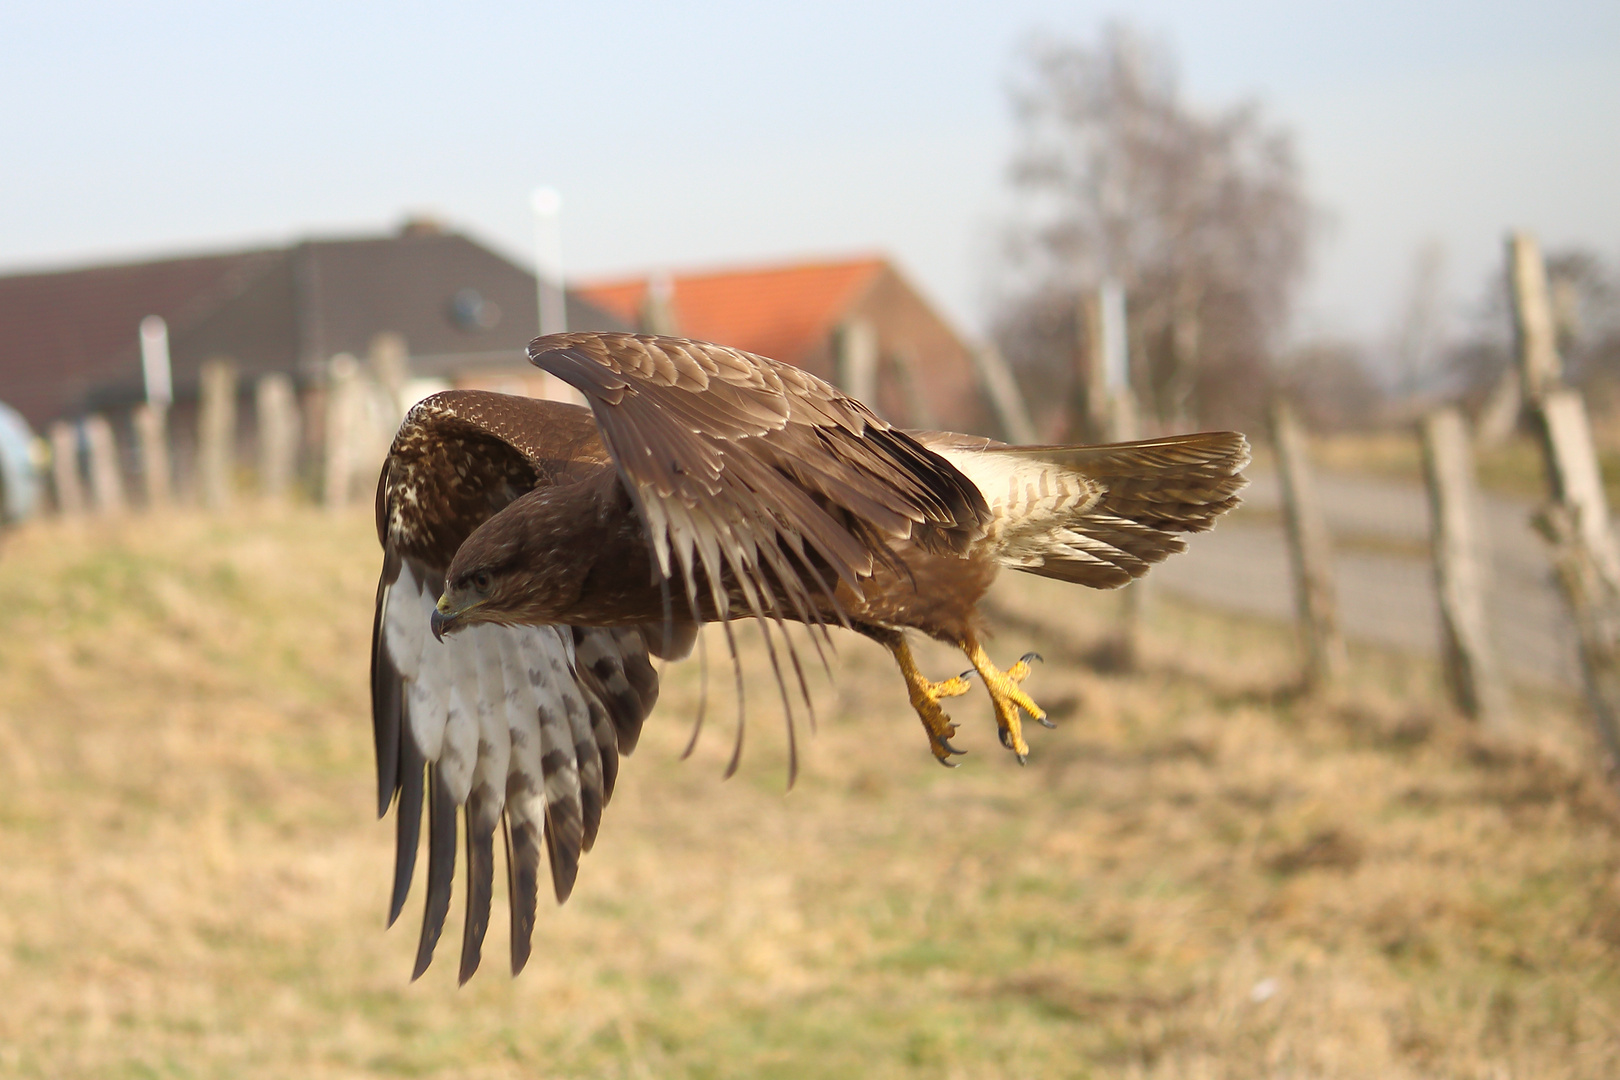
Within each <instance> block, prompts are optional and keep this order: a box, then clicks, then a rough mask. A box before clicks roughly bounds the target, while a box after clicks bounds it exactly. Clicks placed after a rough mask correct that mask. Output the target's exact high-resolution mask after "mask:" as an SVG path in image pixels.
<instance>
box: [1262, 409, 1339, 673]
mask: <svg viewBox="0 0 1620 1080" xmlns="http://www.w3.org/2000/svg"><path fill="white" fill-rule="evenodd" d="M1270 421H1271V443H1272V446H1273V447H1274V448H1275V449H1276V452H1277V475H1278V478H1279V480H1280V481H1281V487H1282V504H1283V517H1284V521H1285V524H1286V525H1287V529H1288V555H1289V562H1290V563H1291V564H1292V566H1293V571H1294V597H1295V602H1296V603H1297V605H1298V608H1299V621H1300V624H1301V626H1302V628H1303V629H1304V632H1305V647H1306V660H1305V686H1306V688H1307V689H1309V690H1313V691H1314V690H1326V689H1329V688H1331V687H1332V686H1333V685H1334V684H1336V683H1338V682H1339V681H1340V680H1341V679H1343V677H1344V671H1345V667H1346V666H1347V663H1348V661H1347V659H1346V656H1345V648H1344V636H1343V634H1342V633H1341V632H1340V630H1339V612H1338V602H1339V601H1338V593H1337V590H1336V589H1335V587H1334V580H1333V543H1332V540H1331V538H1330V537H1329V535H1328V529H1327V522H1326V521H1325V520H1324V519H1323V517H1322V509H1321V507H1320V506H1319V505H1318V504H1317V500H1316V486H1315V484H1314V483H1313V481H1312V478H1311V469H1310V461H1309V459H1308V458H1307V456H1306V452H1305V436H1304V435H1303V433H1301V431H1300V429H1299V422H1298V420H1296V419H1295V418H1294V410H1293V409H1292V408H1290V407H1289V405H1288V403H1287V402H1286V401H1284V400H1283V399H1282V398H1277V399H1275V400H1274V401H1273V402H1272V404H1271V410H1270Z"/></svg>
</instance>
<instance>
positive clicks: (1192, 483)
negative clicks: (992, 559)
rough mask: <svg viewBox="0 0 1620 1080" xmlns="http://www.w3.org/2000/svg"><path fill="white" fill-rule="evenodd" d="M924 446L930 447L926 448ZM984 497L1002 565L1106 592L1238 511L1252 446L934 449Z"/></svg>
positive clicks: (1196, 440) (1227, 437)
mask: <svg viewBox="0 0 1620 1080" xmlns="http://www.w3.org/2000/svg"><path fill="white" fill-rule="evenodd" d="M925 441H926V440H925ZM930 448H931V449H934V450H935V451H936V452H939V453H941V454H943V455H944V456H945V457H947V458H949V459H950V461H951V463H952V464H953V465H955V466H956V467H957V468H958V469H960V470H962V471H963V472H964V473H966V474H967V475H968V476H969V477H970V478H971V479H972V480H973V481H974V482H975V483H976V484H977V485H978V486H979V489H980V490H981V491H982V492H984V496H985V499H986V501H987V502H988V503H989V504H990V510H991V517H992V522H991V526H990V530H989V534H988V536H987V541H988V542H989V543H990V544H991V545H992V546H993V550H994V551H995V554H996V556H997V558H998V559H999V560H1000V561H1001V563H1002V565H1003V566H1007V567H1010V568H1012V569H1016V570H1023V571H1026V572H1028V573H1032V574H1040V575H1041V576H1043V577H1052V578H1060V579H1062V580H1064V581H1072V582H1075V583H1077V584H1081V585H1089V586H1091V587H1093V588H1102V589H1112V588H1118V587H1119V586H1121V585H1125V584H1127V583H1129V582H1130V581H1132V580H1133V579H1135V578H1138V577H1141V576H1142V575H1143V574H1145V573H1147V572H1148V570H1149V568H1150V567H1152V565H1153V564H1154V563H1158V562H1161V561H1163V560H1164V559H1165V558H1166V557H1168V556H1169V555H1171V554H1173V553H1175V552H1178V551H1183V550H1185V549H1186V546H1187V545H1186V541H1185V540H1183V539H1182V537H1181V535H1180V534H1182V533H1189V532H1203V531H1205V530H1207V529H1210V528H1212V527H1214V524H1215V519H1216V518H1218V517H1220V516H1221V515H1222V514H1224V513H1226V512H1227V511H1228V510H1230V509H1232V508H1233V507H1235V506H1237V505H1238V502H1239V501H1240V500H1239V498H1238V492H1239V491H1241V490H1242V489H1243V487H1244V486H1245V485H1246V484H1247V483H1248V481H1247V480H1246V479H1245V478H1244V476H1243V475H1242V470H1243V468H1244V466H1246V465H1247V464H1248V463H1249V443H1248V440H1247V439H1245V438H1244V437H1243V436H1242V435H1240V434H1238V433H1237V432H1231V431H1218V432H1202V433H1199V434H1196V435H1178V436H1174V437H1171V438H1166V439H1151V440H1147V441H1144V442H1133V443H1119V444H1116V445H1112V446H1005V445H1000V444H995V443H980V444H978V445H977V446H974V445H966V444H964V443H963V442H958V441H953V442H952V443H950V444H945V443H944V442H943V440H942V441H941V443H940V444H938V445H933V446H931V447H930Z"/></svg>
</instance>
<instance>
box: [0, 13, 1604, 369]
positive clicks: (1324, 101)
mask: <svg viewBox="0 0 1620 1080" xmlns="http://www.w3.org/2000/svg"><path fill="white" fill-rule="evenodd" d="M1109 18H1122V19H1125V20H1127V21H1129V22H1131V23H1133V24H1135V25H1136V26H1138V27H1139V28H1141V29H1143V30H1145V31H1147V32H1149V33H1152V34H1156V35H1160V36H1161V37H1162V38H1163V39H1164V40H1165V41H1166V42H1168V43H1169V44H1170V45H1171V46H1172V48H1174V50H1175V51H1176V53H1177V54H1178V55H1179V57H1180V60H1181V63H1182V68H1183V74H1184V82H1185V87H1186V91H1187V96H1188V98H1189V100H1190V101H1191V102H1192V103H1193V104H1194V105H1195V106H1201V107H1206V108H1216V107H1221V106H1224V105H1227V104H1230V103H1233V102H1235V101H1237V100H1239V99H1241V98H1246V97H1255V98H1259V99H1260V100H1262V101H1263V102H1264V103H1265V106H1266V108H1267V111H1268V114H1269V115H1270V116H1271V117H1272V118H1273V119H1274V120H1276V121H1279V122H1281V123H1284V124H1286V125H1288V126H1289V127H1291V128H1292V129H1293V130H1294V131H1295V133H1296V135H1297V137H1298V140H1299V146H1300V149H1301V152H1302V157H1303V161H1304V164H1305V167H1306V173H1307V178H1308V183H1309V187H1310V192H1311V195H1312V197H1313V199H1314V201H1315V202H1316V203H1317V204H1318V205H1319V206H1320V207H1321V209H1322V211H1323V222H1324V224H1323V227H1322V234H1321V237H1320V240H1319V242H1318V244H1317V246H1316V249H1315V259H1314V268H1313V272H1312V277H1311V280H1310V283H1309V285H1308V287H1307V289H1306V292H1305V294H1304V297H1303V303H1302V306H1301V310H1300V315H1299V318H1298V320H1297V327H1296V333H1297V334H1299V335H1301V336H1310V335H1314V334H1352V335H1359V336H1362V337H1364V338H1368V339H1377V338H1379V337H1380V336H1381V335H1386V334H1387V333H1388V332H1389V331H1390V329H1391V328H1392V327H1393V325H1394V323H1395V321H1396V319H1397V317H1398V314H1399V310H1400V307H1401V303H1402V299H1403V297H1404V296H1405V295H1406V292H1407V289H1408V284H1407V282H1408V280H1409V278H1410V276H1411V272H1412V271H1411V267H1412V265H1413V260H1414V256H1415V253H1416V252H1417V250H1418V249H1419V248H1420V247H1421V246H1422V245H1423V244H1425V243H1427V242H1430V241H1438V242H1440V243H1441V244H1442V245H1443V247H1444V251H1445V255H1446V264H1445V265H1446V283H1447V293H1448V297H1449V300H1450V304H1451V309H1452V310H1453V311H1461V310H1463V309H1465V307H1466V306H1467V304H1468V303H1469V302H1471V301H1472V300H1473V299H1474V298H1475V297H1476V296H1477V295H1478V292H1479V289H1480V287H1481V283H1482V281H1483V280H1484V277H1485V275H1486V274H1487V273H1488V272H1489V271H1490V269H1491V268H1492V266H1494V264H1495V262H1496V260H1497V258H1498V252H1499V250H1500V245H1501V239H1502V235H1503V233H1504V231H1505V230H1506V229H1507V228H1509V227H1527V228H1531V229H1534V230H1536V231H1538V232H1539V233H1540V234H1541V235H1542V236H1543V238H1544V241H1545V242H1546V243H1547V244H1549V245H1565V244H1573V243H1578V244H1583V245H1586V246H1589V247H1592V248H1595V249H1597V250H1598V251H1600V252H1601V253H1603V254H1604V255H1606V256H1608V257H1610V258H1615V257H1617V256H1620V4H1616V3H1613V2H1612V0H1611V2H1609V3H1573V2H1563V3H1561V2H1556V0H1549V2H1543V3H1537V4H1530V3H1523V4H1511V5H1510V4H1493V3H1431V4H1418V3H1410V2H1408V3H1394V2H1385V0H1360V2H1357V3H1354V4H1350V3H1332V4H1328V3H1313V2H1309V0H1294V2H1290V3H1283V2H1270V0H1253V2H1247V3H1222V4H1213V3H1211V4H1194V3H1165V2H1148V0H1142V2H1135V3H1123V4H1106V5H1105V4H1094V3H1068V4H1056V3H1045V2H1039V0H1003V2H999V3H976V4H952V3H928V4H923V3H915V4H912V3H877V2H867V3H849V2H842V0H818V2H814V3H810V2H799V0H789V2H778V3H763V2H759V0H754V2H749V3H742V2H737V3H703V4H700V3H692V2H688V3H682V4H664V5H659V4H650V3H613V2H607V3H603V2H595V3H590V4H584V3H576V4H569V5H561V4H552V3H537V4H500V3H464V4H459V5H453V6H452V5H427V4H408V3H395V4H386V5H385V4H352V3H300V2H284V3H277V4H273V5H272V4H266V5H251V6H250V5H244V4H219V3H213V4H181V3H147V4H141V5H134V4H123V5H111V4H86V3H75V2H60V3H52V4H39V5H22V4H8V5H5V6H4V9H3V10H0V101H3V102H4V103H5V107H4V108H3V109H0V270H10V269H24V268H33V267H40V266H65V265H73V264H75V263H77V262H82V261H85V260H89V259H101V258H106V257H120V258H121V257H140V256H146V255H151V254H164V253H169V252H173V251H189V250H208V249H218V248H225V247H230V246H233V245H240V244H244V243H260V242H281V241H285V240H289V239H294V238H298V237H301V236H304V235H308V234H312V233H316V234H353V233H365V232H376V231H381V230H384V229H388V228H391V227H392V226H393V225H395V224H396V223H397V222H398V221H399V220H400V219H401V218H402V217H403V216H404V215H405V214H406V213H407V212H411V211H428V212H432V213H434V214H436V215H438V216H440V217H442V218H444V219H445V220H447V221H448V222H450V223H452V224H453V225H455V226H457V227H460V228H464V229H466V230H468V231H469V232H471V233H473V234H474V235H476V236H479V237H481V238H483V239H485V240H486V241H489V242H491V243H492V244H493V245H495V246H496V247H498V248H500V249H502V250H504V251H506V252H508V253H510V254H512V255H514V256H515V257H520V258H524V259H527V258H528V257H529V254H530V253H531V252H532V250H533V224H532V219H531V216H530V211H529V209H528V193H529V191H530V190H531V189H532V188H533V187H534V186H535V185H537V184H549V185H551V186H554V187H556V188H558V189H559V190H560V191H561V193H562V195H563V200H564V207H563V220H562V229H563V247H564V255H565V260H566V262H567V265H568V267H569V270H570V273H571V274H572V275H573V276H588V275H600V274H611V273H615V272H620V271H628V270H639V269H648V268H659V267H685V266H691V265H703V264H714V263H729V262H740V261H741V262H745V261H753V260H761V259H774V258H778V257H791V256H799V255H805V254H822V253H828V254H836V253H842V252H857V251H858V252H865V251H872V250H882V251H887V252H889V253H891V254H893V255H894V256H896V257H897V258H898V259H899V260H900V262H901V264H902V265H903V266H904V267H905V269H906V270H907V271H908V272H909V273H910V274H911V275H912V276H913V277H914V279H916V280H917V281H918V282H919V283H920V284H921V285H922V287H923V288H924V290H925V291H926V292H927V293H928V294H930V295H931V296H932V297H933V298H935V299H936V300H937V301H939V302H940V303H941V304H942V305H943V306H944V307H945V309H946V310H947V311H948V313H949V314H950V315H951V316H952V317H954V318H955V319H956V320H957V321H958V322H959V323H960V324H961V325H963V326H964V327H965V328H967V329H969V330H975V329H977V328H978V327H980V326H982V325H983V323H984V316H985V314H986V303H987V297H988V295H989V293H990V285H991V279H990V270H989V266H990V264H991V261H992V260H991V256H992V254H993V252H994V250H995V247H996V242H997V236H998V230H999V229H1000V226H1001V222H1002V220H1003V218H1004V213H1005V206H1006V197H1007V196H1006V190H1005V185H1004V181H1003V176H1004V171H1005V164H1006V160H1007V156H1008V151H1009V147H1010V145H1011V134H1012V127H1011V121H1010V110H1009V108H1008V104H1007V95H1006V87H1007V85H1008V82H1009V80H1010V76H1011V74H1012V72H1013V71H1014V70H1015V65H1016V64H1017V61H1018V56H1019V47H1020V44H1021V43H1023V42H1025V41H1027V40H1028V39H1029V38H1030V36H1031V35H1032V34H1036V33H1041V32H1046V33H1057V34H1062V35H1067V36H1071V37H1084V36H1089V35H1092V34H1094V33H1095V31H1096V30H1097V28H1098V27H1099V26H1100V25H1101V24H1102V23H1103V21H1104V20H1106V19H1109Z"/></svg>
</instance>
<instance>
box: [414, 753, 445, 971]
mask: <svg viewBox="0 0 1620 1080" xmlns="http://www.w3.org/2000/svg"><path fill="white" fill-rule="evenodd" d="M442 772H443V769H442V767H441V766H440V765H438V764H435V765H434V766H433V768H432V769H431V770H430V771H429V772H428V800H427V802H428V873H427V902H426V904H425V907H424V910H423V912H422V938H421V940H420V941H419V942H417V946H416V968H415V970H413V971H412V972H411V981H412V982H415V981H416V980H417V979H420V978H421V977H422V973H423V972H425V971H426V970H427V969H428V965H429V964H431V963H433V948H434V946H436V945H437V944H438V943H439V934H440V933H442V932H443V931H444V917H445V916H446V915H448V914H449V913H450V885H451V882H452V880H453V879H454V877H455V873H456V804H455V801H454V800H452V799H451V798H450V794H449V792H448V791H447V790H446V787H445V781H444V777H443V776H442V775H441V774H442Z"/></svg>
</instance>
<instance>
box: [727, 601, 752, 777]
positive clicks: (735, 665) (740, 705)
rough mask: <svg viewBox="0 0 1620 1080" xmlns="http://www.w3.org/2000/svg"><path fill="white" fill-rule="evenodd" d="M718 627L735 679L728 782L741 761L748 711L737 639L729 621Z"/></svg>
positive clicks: (735, 772)
mask: <svg viewBox="0 0 1620 1080" xmlns="http://www.w3.org/2000/svg"><path fill="white" fill-rule="evenodd" d="M720 627H721V629H723V630H724V631H725V632H726V648H727V649H729V650H730V651H731V670H732V671H733V672H734V673H735V675H736V677H737V741H736V744H735V745H734V746H733V747H732V749H731V761H730V763H729V764H727V765H726V771H725V774H724V777H725V779H727V780H730V779H731V778H732V777H733V776H735V775H736V774H737V763H738V762H740V761H742V748H743V728H744V727H745V726H746V725H747V721H748V709H747V699H746V698H745V697H744V695H743V670H742V660H741V659H740V658H739V657H738V656H737V639H736V637H735V636H733V634H732V632H731V620H730V619H726V620H724V621H722V622H721V623H720Z"/></svg>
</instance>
